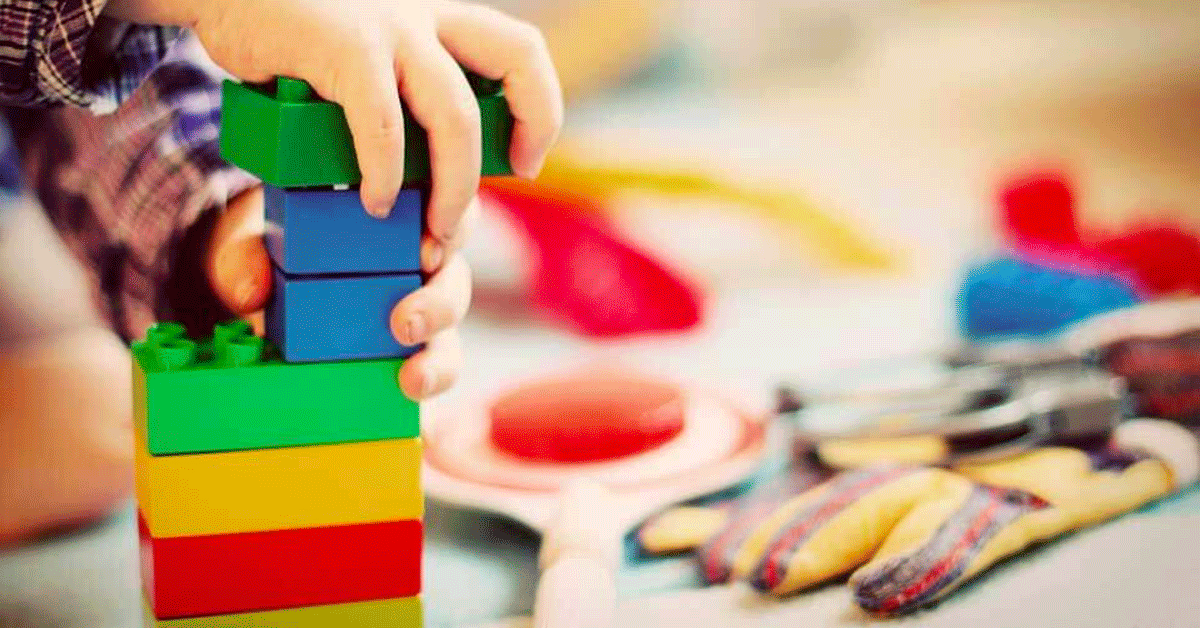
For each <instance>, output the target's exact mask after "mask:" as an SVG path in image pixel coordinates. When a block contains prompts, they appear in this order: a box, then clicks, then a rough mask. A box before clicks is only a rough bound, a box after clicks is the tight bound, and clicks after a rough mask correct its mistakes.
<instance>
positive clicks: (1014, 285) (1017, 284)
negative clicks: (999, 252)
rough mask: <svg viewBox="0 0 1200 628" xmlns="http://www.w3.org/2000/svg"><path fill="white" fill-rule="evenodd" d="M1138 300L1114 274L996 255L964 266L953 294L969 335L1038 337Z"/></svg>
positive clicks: (975, 337)
mask: <svg viewBox="0 0 1200 628" xmlns="http://www.w3.org/2000/svg"><path fill="white" fill-rule="evenodd" d="M1140 300H1141V299H1140V298H1139V297H1138V295H1137V293H1136V292H1135V291H1134V289H1133V288H1132V287H1131V286H1130V285H1129V284H1128V283H1126V282H1125V281H1123V280H1121V279H1120V278H1119V277H1117V276H1113V275H1103V274H1082V273H1075V272H1070V271H1065V270H1058V269H1053V268H1049V267H1046V266H1041V265H1038V264H1034V263H1031V262H1027V261H1023V260H1017V259H1012V258H1000V259H994V260H991V261H987V262H983V263H981V264H978V265H975V266H972V267H971V268H969V269H968V271H967V274H966V277H965V279H964V281H963V285H962V289H961V290H960V292H959V294H958V322H959V328H960V330H961V332H962V334H963V335H964V336H966V337H967V338H968V339H971V340H1006V339H1015V338H1039V337H1043V336H1046V335H1049V334H1052V333H1054V332H1057V331H1059V330H1062V329H1063V328H1065V327H1067V326H1068V325H1070V324H1072V323H1075V322H1077V321H1080V320H1083V319H1085V318H1088V317H1091V316H1094V315H1096V314H1101V313H1103V312H1109V311H1112V310H1117V309H1121V308H1124V307H1129V306H1131V305H1135V304H1137V303H1138V302H1139V301H1140Z"/></svg>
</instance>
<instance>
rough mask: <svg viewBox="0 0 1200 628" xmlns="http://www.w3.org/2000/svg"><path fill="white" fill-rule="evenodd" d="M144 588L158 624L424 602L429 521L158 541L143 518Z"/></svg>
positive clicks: (139, 529)
mask: <svg viewBox="0 0 1200 628" xmlns="http://www.w3.org/2000/svg"><path fill="white" fill-rule="evenodd" d="M138 535H139V537H140V539H141V558H142V583H143V587H144V589H145V591H146V597H147V599H148V600H149V602H150V605H151V609H152V610H153V612H154V616H155V617H157V618H158V619H174V618H179V617H195V616H203V615H226V614H233V613H245V612H250V611H266V610H277V609H285V608H298V607H305V606H318V605H326V604H342V603H347V602H364V601H369V600H383V599H389V598H402V597H411V596H414V595H417V594H419V593H420V591H421V539H422V529H421V522H420V521H418V520H411V521H397V522H387V523H371V524H361V525H349V526H336V527H329V528H309V529H300V530H279V531H272V532H249V533H238V534H220V535H212V536H183V537H172V538H154V537H151V536H150V531H149V528H147V527H146V522H145V519H143V518H142V516H141V513H139V514H138Z"/></svg>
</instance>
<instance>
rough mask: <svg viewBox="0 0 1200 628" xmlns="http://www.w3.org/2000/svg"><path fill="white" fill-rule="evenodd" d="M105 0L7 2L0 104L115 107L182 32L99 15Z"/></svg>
mask: <svg viewBox="0 0 1200 628" xmlns="http://www.w3.org/2000/svg"><path fill="white" fill-rule="evenodd" d="M103 6H104V0H0V102H2V104H4V105H9V106H21V107H45V106H49V105H57V104H70V105H75V106H79V107H88V108H91V109H92V110H93V111H96V112H109V111H112V110H113V109H114V108H115V107H116V106H117V103H119V102H120V101H121V100H122V99H123V98H124V97H126V96H128V95H129V94H130V93H131V92H132V91H133V90H134V89H135V88H136V87H137V85H138V84H139V83H140V82H141V81H142V79H144V78H145V76H146V75H147V74H149V72H150V71H151V70H152V69H153V68H154V67H155V65H156V64H157V62H158V60H159V59H160V58H162V56H163V55H164V54H165V53H166V52H167V50H168V49H169V47H170V46H171V43H172V42H173V41H174V40H175V38H176V37H177V35H178V33H179V31H178V30H177V29H173V28H164V27H156V26H142V25H133V24H126V23H122V22H117V21H115V20H111V19H108V18H105V17H103V16H101V15H100V11H101V9H102V8H103Z"/></svg>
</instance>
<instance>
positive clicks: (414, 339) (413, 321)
mask: <svg viewBox="0 0 1200 628" xmlns="http://www.w3.org/2000/svg"><path fill="white" fill-rule="evenodd" d="M404 331H405V335H406V336H407V338H406V340H405V343H404V344H406V345H408V346H410V347H411V346H414V345H419V344H421V343H422V342H423V341H424V340H425V317H423V316H421V315H420V314H413V315H411V316H409V317H408V321H407V322H405V324H404Z"/></svg>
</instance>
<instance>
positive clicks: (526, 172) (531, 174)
mask: <svg viewBox="0 0 1200 628" xmlns="http://www.w3.org/2000/svg"><path fill="white" fill-rule="evenodd" d="M545 165H546V158H545V157H544V156H543V157H541V158H539V159H538V160H537V161H535V162H533V163H531V164H529V165H527V166H524V167H518V166H517V162H516V160H513V172H514V173H516V174H517V176H520V177H522V178H525V179H531V180H532V179H536V178H538V176H539V175H541V174H542V168H543V167H544V166H545Z"/></svg>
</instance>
